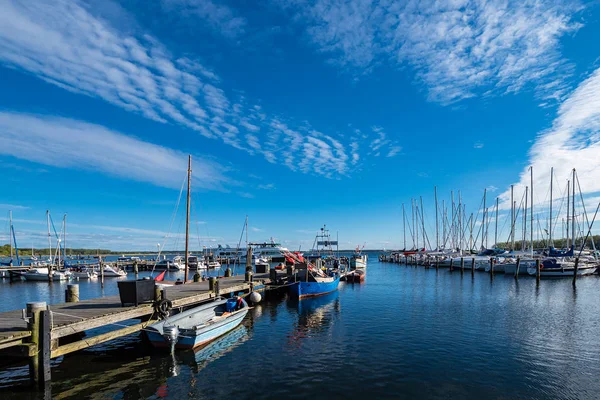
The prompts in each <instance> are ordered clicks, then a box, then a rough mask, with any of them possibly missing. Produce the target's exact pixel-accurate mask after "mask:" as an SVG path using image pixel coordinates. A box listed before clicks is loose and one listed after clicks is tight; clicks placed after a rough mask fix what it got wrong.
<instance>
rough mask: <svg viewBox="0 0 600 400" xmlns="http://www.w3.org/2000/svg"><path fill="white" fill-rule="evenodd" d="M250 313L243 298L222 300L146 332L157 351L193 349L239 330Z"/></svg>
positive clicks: (157, 325) (202, 306) (166, 320)
mask: <svg viewBox="0 0 600 400" xmlns="http://www.w3.org/2000/svg"><path fill="white" fill-rule="evenodd" d="M249 309H250V308H249V307H248V303H246V301H245V300H244V299H243V298H241V297H234V298H231V299H221V298H219V299H216V300H214V301H211V302H209V303H207V304H203V305H201V306H198V307H195V308H191V309H189V310H187V311H184V312H182V313H179V314H176V315H174V316H172V317H169V318H167V319H165V320H164V321H160V322H157V323H155V324H152V325H150V326H149V327H148V328H146V329H145V332H146V334H147V335H148V339H149V340H150V342H151V343H152V345H153V346H155V347H171V346H174V347H175V348H176V349H193V348H195V347H198V346H201V345H203V344H206V343H209V342H211V341H213V340H215V339H216V338H218V337H220V336H222V335H224V334H225V333H227V332H229V331H231V330H232V329H234V328H235V327H237V326H238V325H239V324H240V323H241V322H242V320H243V319H244V317H245V316H246V314H247V313H248V310H249Z"/></svg>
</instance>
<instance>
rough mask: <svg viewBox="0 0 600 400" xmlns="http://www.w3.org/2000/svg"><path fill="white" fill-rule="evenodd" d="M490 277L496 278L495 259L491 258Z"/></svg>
mask: <svg viewBox="0 0 600 400" xmlns="http://www.w3.org/2000/svg"><path fill="white" fill-rule="evenodd" d="M490 275H492V276H494V259H493V258H492V257H490Z"/></svg>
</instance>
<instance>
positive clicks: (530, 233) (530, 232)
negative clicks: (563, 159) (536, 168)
mask: <svg viewBox="0 0 600 400" xmlns="http://www.w3.org/2000/svg"><path fill="white" fill-rule="evenodd" d="M530 212H531V225H530V226H531V229H530V231H529V235H530V239H531V240H530V241H531V256H532V257H533V165H532V166H531V210H530Z"/></svg>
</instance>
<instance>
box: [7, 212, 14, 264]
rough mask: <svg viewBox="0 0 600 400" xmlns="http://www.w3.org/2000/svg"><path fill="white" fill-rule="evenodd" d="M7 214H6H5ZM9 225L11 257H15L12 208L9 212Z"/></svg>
mask: <svg viewBox="0 0 600 400" xmlns="http://www.w3.org/2000/svg"><path fill="white" fill-rule="evenodd" d="M5 215H6V214H5ZM8 219H9V226H8V242H9V243H10V259H11V260H12V258H13V242H12V239H11V236H12V231H13V224H12V210H11V211H9V212H8Z"/></svg>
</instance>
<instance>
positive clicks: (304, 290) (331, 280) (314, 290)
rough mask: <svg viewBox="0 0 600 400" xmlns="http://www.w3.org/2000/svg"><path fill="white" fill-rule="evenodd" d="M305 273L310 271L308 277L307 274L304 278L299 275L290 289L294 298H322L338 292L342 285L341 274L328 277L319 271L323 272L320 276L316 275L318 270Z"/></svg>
mask: <svg viewBox="0 0 600 400" xmlns="http://www.w3.org/2000/svg"><path fill="white" fill-rule="evenodd" d="M309 268H310V267H309ZM313 269H314V268H313ZM305 271H308V277H306V273H304V277H302V276H301V275H298V276H297V281H296V283H295V284H293V285H291V286H290V287H289V288H290V294H291V295H292V297H294V298H296V299H304V298H307V297H316V296H322V295H324V294H327V293H331V292H334V291H336V290H337V288H338V285H339V283H340V275H339V274H337V273H333V274H331V275H326V274H324V273H323V272H322V271H318V272H321V273H320V274H318V273H316V272H317V271H316V270H315V271H310V270H305Z"/></svg>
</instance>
